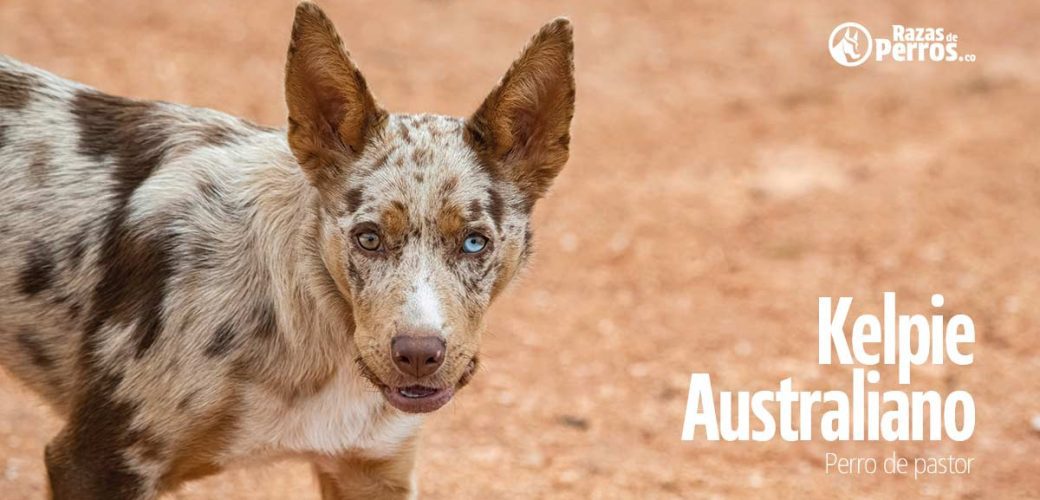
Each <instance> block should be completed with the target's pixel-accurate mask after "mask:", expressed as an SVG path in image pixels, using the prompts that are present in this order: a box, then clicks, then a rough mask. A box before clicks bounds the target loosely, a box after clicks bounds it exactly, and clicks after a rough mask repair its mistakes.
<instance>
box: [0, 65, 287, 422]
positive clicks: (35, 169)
mask: <svg viewBox="0 0 1040 500" xmlns="http://www.w3.org/2000/svg"><path fill="white" fill-rule="evenodd" d="M282 137H283V135H282V134H281V133H278V132H277V131H267V130H263V129H260V128H258V127H255V126H252V125H250V124H248V123H246V122H243V121H241V120H239V119H237V118H233V117H230V116H226V115H223V114H220V113H217V112H213V111H210V110H203V109H195V108H190V107H187V106H180V105H175V104H169V103H160V102H145V101H133V100H129V99H124V98H119V97H113V96H109V95H105V94H103V93H100V92H98V91H95V90H93V89H91V88H89V87H85V86H82V85H79V84H75V83H72V82H69V81H66V80H62V79H60V78H57V77H55V76H53V75H51V74H49V73H46V72H44V71H41V70H38V69H35V68H32V67H30V66H27V65H24V64H21V63H19V62H17V61H14V60H12V59H9V58H3V57H0V197H2V199H3V205H2V206H0V361H2V362H3V364H4V365H6V366H7V368H8V369H10V370H11V372H13V373H14V374H15V375H16V376H18V377H19V378H21V379H23V381H25V382H26V383H27V384H28V385H30V386H31V387H32V388H33V389H34V390H36V391H38V392H39V393H41V394H42V395H44V396H45V397H46V398H47V399H48V400H49V401H50V402H51V403H52V404H54V405H55V406H56V407H57V408H58V409H59V410H63V409H66V408H67V406H68V405H69V404H70V402H71V400H72V399H74V398H76V397H77V391H78V390H79V389H82V388H84V387H85V386H86V385H89V384H86V383H85V381H84V380H82V377H81V373H80V372H81V371H82V368H83V366H84V363H85V362H88V361H91V360H85V359H83V357H84V356H85V355H88V354H90V353H91V352H98V350H97V349H96V348H97V347H102V349H101V351H102V352H105V353H106V354H105V355H106V356H107V357H111V358H117V357H121V356H122V357H125V358H128V359H130V358H134V357H136V358H138V359H140V358H142V354H144V353H145V352H147V351H148V350H149V349H150V348H151V346H152V344H153V343H154V342H156V340H157V339H158V338H159V334H160V333H161V330H162V329H163V328H164V327H165V324H167V323H170V322H179V321H184V319H185V318H186V315H185V314H181V313H178V312H176V311H174V308H173V307H171V306H172V304H171V302H173V301H174V300H176V297H167V291H168V290H169V289H172V288H173V287H172V286H169V285H170V283H171V281H173V280H177V282H179V283H191V282H195V283H206V284H207V287H206V288H207V290H209V292H208V295H207V294H201V295H197V296H196V297H194V298H192V299H190V300H188V299H185V300H182V301H180V303H179V306H180V307H181V311H193V312H194V313H196V314H199V316H200V317H206V315H205V314H201V313H203V312H204V311H203V310H204V309H206V308H208V307H212V306H213V305H219V304H220V302H221V297H220V296H219V294H220V292H223V291H228V292H231V293H235V294H242V293H243V289H248V290H249V292H251V293H252V292H257V291H259V292H262V289H261V290H258V286H257V284H256V283H255V278H247V279H249V281H245V282H239V283H237V284H232V283H233V282H234V281H235V280H236V278H237V277H236V276H234V270H235V269H236V268H241V267H242V266H249V262H250V257H251V256H252V255H251V249H250V248H243V246H244V245H246V244H248V238H243V237H242V236H243V235H244V234H248V233H249V231H250V228H249V225H250V224H251V223H253V222H255V221H253V220H252V218H253V217H252V215H253V214H255V212H256V211H255V210H254V209H251V207H253V206H254V205H255V203H256V201H257V200H255V199H250V196H252V194H251V193H252V192H253V191H250V190H248V189H240V188H241V187H242V186H241V185H242V184H243V183H244V182H247V180H248V177H249V173H250V172H255V171H258V169H259V168H260V167H262V165H259V163H260V162H262V161H264V160H268V161H269V160H270V159H271V158H272V157H275V158H276V157H277V156H278V154H277V150H278V149H279V146H280V145H283V144H284V139H282ZM272 149H273V150H274V154H273V155H272ZM214 151H219V155H214V154H213V152H214ZM282 151H284V152H285V153H284V154H288V153H287V148H285V147H284V146H282ZM214 156H216V157H217V158H214ZM228 158H232V161H230V162H229V161H228ZM289 163H291V162H289ZM229 164H234V165H235V167H237V168H236V169H231V168H229V166H228V165H229ZM229 261H234V262H237V263H238V265H227V263H228V262H229ZM253 267H256V266H253ZM251 271H252V270H250V272H251ZM243 274H244V273H243ZM250 282H252V284H253V286H252V287H248V288H247V287H245V286H244V285H245V284H246V283H250ZM221 283H224V284H225V285H226V288H224V287H221V286H220V284H221ZM179 288H180V289H182V290H184V289H191V287H179ZM235 288H237V290H232V289H235ZM214 294H217V296H214ZM239 298H241V297H239ZM241 302H246V303H248V302H249V301H248V300H245V301H241ZM241 302H240V303H241ZM258 302H259V301H258ZM113 325H117V328H121V329H123V330H126V332H125V333H124V334H117V335H106V336H105V338H104V340H103V341H104V342H107V343H109V344H108V345H106V346H92V348H91V349H85V348H84V346H85V343H86V342H102V338H101V336H98V335H97V334H98V330H100V329H102V328H112V327H113ZM206 328H213V329H215V328H217V326H214V325H208V324H206V325H199V327H198V328H185V329H182V330H181V331H183V332H184V333H183V335H185V336H189V337H190V336H191V335H192V332H195V331H201V330H203V329H206ZM181 340H182V341H184V342H187V343H189V344H190V343H195V344H199V343H202V342H204V341H205V339H197V340H192V339H190V338H189V339H181ZM199 347H200V349H196V350H202V351H204V350H205V346H202V345H200V346H199ZM216 348H219V346H216V347H211V349H216ZM181 354H189V353H185V352H181ZM94 361H105V360H94ZM109 361H110V360H109ZM88 364H89V363H88Z"/></svg>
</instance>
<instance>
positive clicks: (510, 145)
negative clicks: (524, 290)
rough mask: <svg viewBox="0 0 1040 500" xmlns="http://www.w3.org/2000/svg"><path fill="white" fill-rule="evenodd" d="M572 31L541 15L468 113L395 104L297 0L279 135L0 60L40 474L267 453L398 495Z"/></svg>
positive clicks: (331, 481)
mask: <svg viewBox="0 0 1040 500" xmlns="http://www.w3.org/2000/svg"><path fill="white" fill-rule="evenodd" d="M570 47H571V42H570V28H569V25H568V24H567V23H566V21H556V22H554V23H552V24H550V25H547V26H546V28H543V30H542V32H541V33H539V35H538V36H536V38H535V40H533V41H532V44H531V45H530V46H529V47H528V49H527V50H526V51H525V53H524V55H522V56H521V58H520V59H518V61H517V62H516V63H514V66H513V68H512V69H511V70H510V72H509V73H507V75H506V77H505V78H504V79H503V81H502V83H501V84H500V85H499V87H497V88H496V89H495V90H494V91H493V92H492V94H491V96H489V97H488V100H487V101H485V103H484V105H483V106H481V108H480V110H478V112H477V113H476V114H475V115H474V116H473V117H471V118H470V119H468V120H461V119H456V118H450V117H442V116H430V115H391V114H388V113H386V112H384V111H382V110H381V108H379V107H378V105H376V103H375V100H374V99H373V98H372V97H371V94H369V92H368V90H367V86H366V85H365V83H364V80H363V78H362V77H361V75H360V73H358V72H357V70H356V68H355V67H354V66H353V63H352V62H350V60H349V58H348V57H347V55H346V53H345V52H344V51H343V50H342V48H341V43H340V41H339V38H338V36H337V35H336V33H335V30H334V29H333V28H332V26H331V23H330V22H329V21H328V20H327V18H325V16H324V15H323V14H322V13H321V12H320V10H318V9H317V8H316V7H314V6H313V5H310V4H302V5H301V6H300V7H299V9H298V10H297V19H296V24H295V25H294V29H293V43H292V45H291V46H290V51H289V61H288V64H287V75H286V98H287V102H288V108H289V124H290V126H289V130H288V133H287V132H286V131H285V130H275V129H266V128H262V127H258V126H255V125H252V124H250V123H247V122H245V121H242V120H240V119H237V118H234V117H230V116H227V115H224V114H221V113H217V112H214V111H209V110H203V109H195V108H189V107H186V106H180V105H174V104H168V103H158V102H142V101H131V100H127V99H122V98H117V97H112V96H108V95H105V94H102V93H100V92H98V91H95V90H93V89H90V88H88V87H85V86H82V85H78V84H74V83H71V82H68V81H65V80H61V79H59V78H57V77H54V76H52V75H50V74H48V73H45V72H43V71H40V70H37V69H34V68H32V67H30V66H27V65H23V64H20V63H17V62H15V61H13V60H10V59H5V58H0V196H2V199H3V200H4V204H3V207H2V219H0V294H2V300H0V361H2V362H3V364H4V365H5V366H6V367H7V368H8V369H9V370H10V371H11V372H12V373H13V374H14V375H15V376H17V377H18V378H19V379H21V380H23V381H24V382H25V383H26V384H27V385H28V386H30V387H31V388H32V389H34V390H35V391H36V392H38V393H40V394H41V395H42V396H43V397H44V398H45V399H46V400H47V401H48V402H49V403H50V404H51V405H52V406H53V407H54V408H55V410H56V411H57V412H58V413H59V414H60V415H61V416H62V417H64V418H65V419H66V420H67V424H66V427H65V428H64V429H63V430H62V432H61V433H60V434H59V435H58V436H57V437H56V438H55V439H54V441H52V442H51V443H50V444H49V445H48V446H47V453H46V455H47V456H46V461H47V468H48V474H49V476H50V483H51V488H52V492H53V495H54V496H55V497H56V498H151V497H154V496H155V495H157V494H158V493H160V492H162V491H167V490H170V489H173V488H175V487H176V486H177V485H178V484H180V483H182V482H183V481H185V480H189V479H192V478H195V477H200V476H203V475H207V474H211V473H214V472H217V471H219V470H221V469H223V468H225V467H228V466H230V465H233V464H236V463H243V462H250V461H257V460H265V459H272V458H279V457H285V456H299V457H304V458H306V459H309V460H311V461H313V463H314V464H315V468H316V470H317V471H318V477H319V482H320V483H321V488H322V493H323V495H324V496H325V497H326V498H354V497H359V498H377V497H391V498H398V497H405V496H408V495H411V494H414V493H415V486H414V484H413V483H414V480H413V477H412V463H413V460H414V444H415V439H416V434H417V432H418V429H419V425H420V423H421V420H422V416H421V415H417V414H416V413H422V412H427V411H431V410H433V409H436V408H437V407H439V406H441V405H443V404H444V403H446V402H447V401H448V399H450V398H451V396H452V394H453V393H454V391H455V390H456V389H457V388H459V387H462V386H463V385H465V383H467V382H468V381H469V379H470V377H471V376H472V374H473V371H474V369H475V367H476V355H477V350H478V349H477V347H478V341H479V337H480V334H481V332H482V330H483V321H482V318H483V314H484V311H485V310H486V308H487V306H488V304H489V303H490V301H491V299H492V298H493V297H494V296H496V295H497V294H498V293H499V292H500V291H501V290H502V288H503V287H504V286H505V285H506V284H507V283H508V282H509V281H510V280H511V279H512V278H513V277H514V275H515V274H516V272H517V271H518V269H519V268H520V267H521V266H522V264H523V263H524V262H525V261H526V258H527V255H528V253H529V245H530V232H529V230H528V222H527V221H528V218H529V214H530V210H531V206H532V204H533V203H534V201H535V200H536V199H537V198H539V197H540V196H542V195H543V194H544V192H545V189H546V188H547V187H548V184H549V182H551V180H552V178H553V177H554V176H555V175H556V173H557V172H558V171H559V169H560V168H562V167H563V164H564V163H565V161H566V156H567V152H566V150H567V138H568V136H567V128H568V127H569V123H570V117H571V114H572V113H573V97H574V94H573V88H574V87H573V73H572V69H571V48H570Z"/></svg>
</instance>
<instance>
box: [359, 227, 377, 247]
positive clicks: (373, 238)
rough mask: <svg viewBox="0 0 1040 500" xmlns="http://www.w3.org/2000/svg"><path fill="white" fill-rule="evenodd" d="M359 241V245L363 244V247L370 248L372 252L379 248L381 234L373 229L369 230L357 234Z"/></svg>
mask: <svg viewBox="0 0 1040 500" xmlns="http://www.w3.org/2000/svg"><path fill="white" fill-rule="evenodd" d="M357 242H358V245H361V248H364V249H365V250H368V251H370V252H374V251H376V250H379V243H380V240H379V235H378V234H376V233H373V232H371V231H367V232H364V233H361V234H359V235H357Z"/></svg>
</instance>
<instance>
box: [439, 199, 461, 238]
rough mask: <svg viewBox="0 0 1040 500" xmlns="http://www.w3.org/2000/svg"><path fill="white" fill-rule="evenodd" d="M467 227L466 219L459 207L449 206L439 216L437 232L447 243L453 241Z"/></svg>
mask: <svg viewBox="0 0 1040 500" xmlns="http://www.w3.org/2000/svg"><path fill="white" fill-rule="evenodd" d="M464 227H466V218H465V217H464V216H463V213H462V210H461V209H460V208H459V207H458V205H454V204H448V205H445V206H444V207H442V208H441V210H440V212H439V213H438V214H437V232H438V233H439V234H440V235H441V237H442V238H443V239H444V240H445V241H453V240H454V239H455V238H456V237H458V236H459V235H460V234H461V233H462V229H463V228H464Z"/></svg>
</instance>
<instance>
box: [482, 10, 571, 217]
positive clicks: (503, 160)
mask: <svg viewBox="0 0 1040 500" xmlns="http://www.w3.org/2000/svg"><path fill="white" fill-rule="evenodd" d="M573 58H574V42H573V34H572V29H571V25H570V22H569V21H567V20H566V19H557V20H555V21H553V22H551V23H549V24H547V25H545V26H543V27H542V29H541V30H540V31H539V32H538V34H536V35H535V36H534V38H533V39H532V40H531V42H530V43H529V44H528V45H527V48H526V49H524V52H523V54H521V55H520V57H519V58H518V59H517V60H516V61H515V62H513V65H512V66H511V67H510V68H509V71H507V72H506V74H505V76H504V77H502V81H501V83H499V85H498V86H497V87H495V89H494V90H492V91H491V94H490V95H488V97H487V99H485V100H484V102H483V104H481V106H480V108H479V109H478V110H477V112H476V113H474V114H473V116H472V117H471V118H470V119H469V121H468V122H467V124H466V131H465V135H464V138H465V141H466V143H467V144H468V145H469V146H470V147H471V148H472V149H473V150H474V152H475V153H476V154H477V157H478V158H480V163H481V166H482V168H483V169H484V170H485V171H487V172H488V173H489V174H490V175H491V176H492V178H493V179H497V178H499V177H505V178H507V179H509V180H510V181H511V182H513V184H515V185H516V187H517V188H519V189H520V192H521V193H522V194H523V196H524V197H525V198H527V200H528V203H527V205H528V206H531V205H533V203H534V201H535V200H537V199H538V198H541V197H542V196H543V195H544V194H545V192H546V190H548V188H549V185H550V184H551V183H552V181H553V179H554V178H555V177H556V175H557V174H558V173H559V171H560V170H561V169H562V168H563V166H564V164H566V163H567V158H568V155H569V149H568V145H569V143H570V132H569V130H570V123H571V119H572V118H573V116H574V95H575V92H574V59H573Z"/></svg>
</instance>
